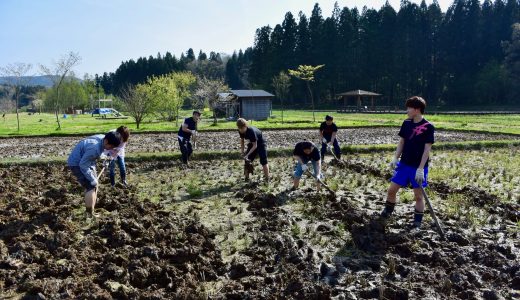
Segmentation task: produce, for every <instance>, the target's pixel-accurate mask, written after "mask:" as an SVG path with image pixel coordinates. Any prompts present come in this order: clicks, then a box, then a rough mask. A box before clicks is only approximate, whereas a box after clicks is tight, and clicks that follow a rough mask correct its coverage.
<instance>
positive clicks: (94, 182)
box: [90, 178, 98, 186]
mask: <svg viewBox="0 0 520 300" xmlns="http://www.w3.org/2000/svg"><path fill="white" fill-rule="evenodd" d="M90 185H91V186H97V185H98V181H97V179H96V178H94V179H92V181H91V182H90Z"/></svg>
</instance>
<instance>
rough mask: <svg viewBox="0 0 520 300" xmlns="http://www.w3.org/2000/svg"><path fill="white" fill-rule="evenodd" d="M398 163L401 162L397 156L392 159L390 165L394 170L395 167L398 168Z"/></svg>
mask: <svg viewBox="0 0 520 300" xmlns="http://www.w3.org/2000/svg"><path fill="white" fill-rule="evenodd" d="M397 163H399V160H398V159H397V158H395V157H394V159H392V162H390V164H389V166H390V168H391V169H392V170H394V169H395V168H397Z"/></svg>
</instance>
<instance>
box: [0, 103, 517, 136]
mask: <svg viewBox="0 0 520 300" xmlns="http://www.w3.org/2000/svg"><path fill="white" fill-rule="evenodd" d="M190 114H191V111H182V113H181V117H182V118H184V117H187V116H190ZM327 114H331V115H333V116H334V118H335V119H334V120H335V122H336V124H337V125H338V126H339V127H343V128H345V127H353V126H356V127H361V126H399V125H400V124H401V122H402V121H403V119H405V118H406V116H405V115H404V114H361V113H359V114H358V113H356V114H340V113H336V112H334V111H328V112H326V111H325V112H324V111H320V112H316V122H313V121H312V112H310V111H301V110H289V111H285V112H284V122H283V123H282V119H281V111H279V110H274V111H273V116H272V117H271V118H269V119H268V120H265V121H254V122H252V124H253V125H254V126H257V127H259V128H261V129H282V128H285V129H292V128H294V129H296V128H316V127H318V126H319V122H321V121H322V120H323V119H324V117H325V115H327ZM426 118H427V119H428V120H429V121H430V122H432V123H433V124H434V125H435V126H436V128H437V129H452V130H475V131H486V132H499V133H513V134H520V115H426ZM60 121H61V127H62V128H61V130H56V128H57V123H56V119H55V116H54V115H53V114H47V113H46V114H41V115H38V114H35V115H28V114H27V113H20V131H19V132H18V131H17V126H16V115H15V114H7V115H6V116H5V118H0V136H4V137H5V136H17V135H23V136H32V135H40V136H41V135H74V134H78V135H85V134H91V133H103V132H106V131H108V130H110V129H113V128H116V127H118V126H120V125H126V126H128V127H129V128H130V129H131V130H132V131H133V132H150V131H176V130H178V128H179V126H180V124H178V125H175V122H165V121H158V120H155V119H150V118H149V119H147V120H146V121H145V122H144V123H142V124H141V126H140V128H139V130H137V128H136V126H135V123H134V122H133V119H132V118H128V119H117V120H100V119H96V118H93V117H91V116H90V115H79V116H76V117H72V116H70V115H69V116H68V117H67V118H63V115H60ZM212 123H213V119H212V118H211V112H207V111H205V112H204V115H203V119H202V123H201V124H200V125H199V130H225V129H235V128H236V127H235V123H234V122H230V121H225V120H223V119H220V120H219V122H218V124H217V125H216V126H215V125H213V124H212Z"/></svg>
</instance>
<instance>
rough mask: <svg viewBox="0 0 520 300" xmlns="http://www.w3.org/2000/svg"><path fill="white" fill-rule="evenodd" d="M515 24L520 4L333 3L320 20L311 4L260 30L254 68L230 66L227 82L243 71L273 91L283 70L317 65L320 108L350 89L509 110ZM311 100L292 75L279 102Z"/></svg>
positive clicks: (387, 97)
mask: <svg viewBox="0 0 520 300" xmlns="http://www.w3.org/2000/svg"><path fill="white" fill-rule="evenodd" d="M519 21H520V4H519V1H518V0H506V1H503V0H495V1H494V2H492V1H490V0H485V1H484V2H482V3H481V2H480V1H479V0H455V1H454V2H453V4H452V5H451V6H450V8H449V9H448V10H447V11H446V12H445V13H444V12H442V11H441V9H440V7H439V5H438V3H437V2H436V1H434V2H433V3H432V4H430V5H427V4H426V3H425V2H424V1H422V3H420V4H415V3H411V2H410V1H407V0H403V1H402V2H401V6H400V8H399V10H397V11H396V10H394V8H393V7H392V6H390V5H389V4H388V3H387V4H385V5H384V6H383V7H381V8H380V9H379V10H376V9H367V8H363V9H362V10H361V11H359V10H358V9H357V8H352V9H350V8H348V7H344V8H342V9H340V8H339V6H338V5H337V3H336V5H335V7H334V10H333V11H332V14H331V15H330V16H328V17H326V18H325V17H323V15H322V11H321V8H320V7H319V5H318V4H316V5H315V6H314V9H313V10H312V13H311V15H310V17H307V16H306V15H305V14H303V13H302V12H300V13H299V15H298V19H296V18H295V17H294V16H293V14H292V13H290V12H288V13H286V15H285V18H284V20H283V22H282V23H281V24H277V25H275V26H274V27H273V28H272V27H270V26H264V27H261V28H259V29H257V30H256V35H255V44H254V46H253V48H252V50H251V55H250V59H251V62H250V64H244V63H243V62H242V61H240V60H239V59H237V62H236V64H237V65H246V66H245V69H247V72H246V71H244V69H242V68H240V67H237V68H236V73H233V74H232V75H229V76H228V78H227V79H228V82H229V84H230V86H231V87H235V86H236V84H235V82H238V81H236V80H234V79H233V80H231V78H236V77H239V78H240V74H241V73H246V74H248V78H247V80H248V81H250V82H252V85H253V86H255V87H259V88H263V89H267V90H270V89H273V88H272V78H273V77H274V76H276V75H278V74H279V72H280V71H287V70H288V69H295V68H297V67H298V66H299V65H322V64H323V65H325V67H324V68H323V69H322V70H321V71H318V72H317V73H316V82H315V84H314V85H313V93H314V95H315V97H316V98H317V101H318V103H322V104H323V103H334V102H335V101H336V97H335V95H336V94H338V93H341V92H345V91H349V90H355V89H356V90H357V89H363V90H370V91H374V92H378V93H381V94H383V96H384V98H383V102H385V103H388V104H389V105H393V104H396V105H397V104H400V103H401V102H402V99H405V98H407V97H408V96H410V95H415V94H418V95H422V96H424V97H425V98H426V99H428V100H429V102H430V103H431V104H434V105H440V106H470V105H504V104H514V103H517V102H516V101H517V98H516V97H514V91H515V90H518V88H519V87H520V86H519V84H518V81H517V80H516V81H515V76H518V75H515V74H514V72H515V71H514V70H513V69H514V63H515V54H514V53H515V52H514V51H512V52H511V51H509V52H508V50H507V49H506V47H507V46H508V42H507V41H511V38H512V33H513V32H512V25H513V24H514V23H516V22H519ZM511 42H512V43H514V41H511ZM248 51H249V50H248ZM248 58H249V57H248ZM516 58H518V57H516ZM232 61H233V60H230V62H228V64H229V63H231V62H232ZM517 62H518V60H516V63H517ZM233 63H234V62H233ZM517 72H518V70H517ZM307 94H308V93H307ZM308 98H309V97H307V96H306V93H305V88H304V87H302V83H301V82H298V81H296V80H294V79H293V80H292V85H291V90H290V93H289V98H288V99H285V100H286V101H287V102H292V103H295V104H300V103H309V102H308V101H309V100H308Z"/></svg>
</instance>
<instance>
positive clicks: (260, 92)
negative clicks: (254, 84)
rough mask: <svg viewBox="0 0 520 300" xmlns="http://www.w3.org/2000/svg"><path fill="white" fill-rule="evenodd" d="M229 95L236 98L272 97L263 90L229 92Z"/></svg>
mask: <svg viewBox="0 0 520 300" xmlns="http://www.w3.org/2000/svg"><path fill="white" fill-rule="evenodd" d="M231 93H232V94H234V95H236V96H237V97H274V95H273V94H271V93H268V92H266V91H264V90H231Z"/></svg>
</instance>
